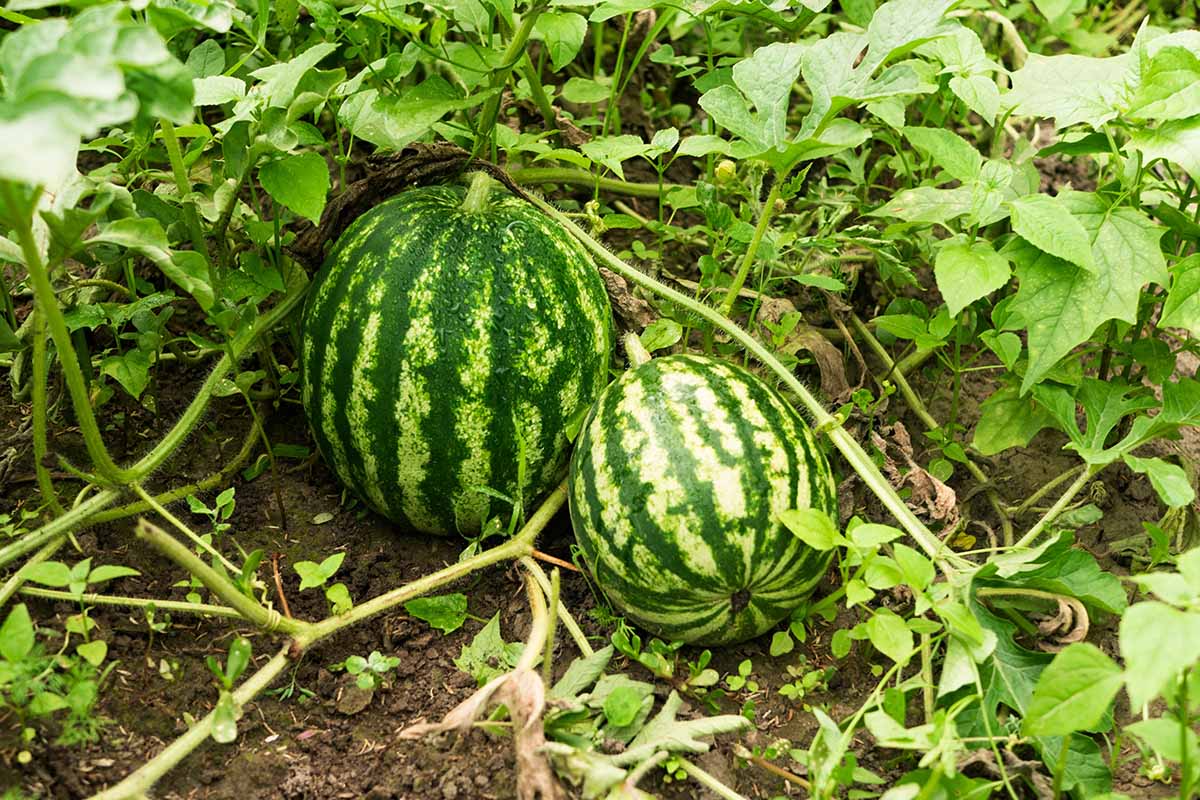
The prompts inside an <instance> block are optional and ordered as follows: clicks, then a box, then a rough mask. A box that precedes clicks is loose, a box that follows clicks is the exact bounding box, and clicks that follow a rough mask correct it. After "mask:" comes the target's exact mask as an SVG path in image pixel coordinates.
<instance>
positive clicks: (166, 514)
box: [133, 483, 238, 573]
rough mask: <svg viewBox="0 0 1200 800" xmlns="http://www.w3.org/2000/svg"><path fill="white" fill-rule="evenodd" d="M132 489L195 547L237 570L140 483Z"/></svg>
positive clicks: (232, 569)
mask: <svg viewBox="0 0 1200 800" xmlns="http://www.w3.org/2000/svg"><path fill="white" fill-rule="evenodd" d="M133 491H134V492H136V493H137V496H138V497H140V498H142V501H143V502H144V503H146V505H148V506H150V508H152V509H154V511H155V512H156V513H157V514H158V515H159V516H160V517H162V518H163V519H165V520H166V521H167V522H169V523H171V525H172V526H174V528H175V529H176V530H178V531H179V532H180V533H182V534H183V535H184V536H186V537H188V538H189V539H191V540H192V544H194V545H196V547H199V548H200V549H201V550H203V551H205V552H206V553H208V554H209V555H210V556H212V557H213V558H215V559H217V560H218V561H220V562H221V564H222V565H224V567H225V569H227V570H229V571H230V572H232V573H237V572H238V568H237V567H236V566H234V564H233V563H232V562H231V561H230V560H229V559H228V558H226V557H225V556H224V555H222V554H221V551H219V550H217V548H215V547H213V546H212V545H211V544H209V543H208V542H206V541H204V540H203V539H201V538H200V537H199V536H197V535H196V532H195V531H193V530H192V529H191V528H189V527H188V526H187V525H185V524H183V520H181V519H179V517H177V516H175V515H174V514H172V513H171V512H170V511H168V510H167V509H166V507H165V506H163V505H162V504H161V503H159V502H158V501H157V500H155V499H154V498H153V497H151V496H150V495H149V494H148V493H147V492H146V490H145V489H143V488H142V487H141V484H137V483H135V484H133Z"/></svg>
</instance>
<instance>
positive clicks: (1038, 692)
mask: <svg viewBox="0 0 1200 800" xmlns="http://www.w3.org/2000/svg"><path fill="white" fill-rule="evenodd" d="M1123 682H1124V675H1123V674H1122V673H1121V668H1120V667H1119V666H1117V665H1116V664H1115V663H1114V662H1113V660H1112V659H1111V658H1109V657H1108V656H1106V655H1105V654H1104V653H1102V652H1101V651H1100V650H1099V649H1098V648H1097V647H1096V646H1095V645H1092V644H1088V643H1086V642H1077V643H1075V644H1072V645H1069V646H1068V647H1067V648H1066V649H1065V650H1063V651H1062V652H1061V653H1059V654H1058V655H1057V656H1055V657H1054V660H1053V661H1051V662H1050V664H1049V665H1048V666H1047V667H1046V669H1045V671H1043V672H1042V675H1041V677H1040V678H1038V682H1037V685H1036V686H1035V687H1034V689H1033V697H1032V698H1031V699H1030V701H1029V707H1028V708H1026V709H1025V719H1024V720H1023V722H1022V724H1021V730H1022V732H1023V733H1025V734H1027V735H1032V736H1065V735H1066V734H1068V733H1074V732H1075V731H1086V730H1092V729H1093V728H1095V727H1096V726H1097V725H1098V724H1099V723H1100V721H1101V719H1103V718H1104V716H1105V715H1106V713H1107V712H1108V709H1109V706H1110V705H1111V704H1112V700H1113V698H1114V697H1116V695H1117V692H1118V691H1120V690H1121V684H1122V683H1123Z"/></svg>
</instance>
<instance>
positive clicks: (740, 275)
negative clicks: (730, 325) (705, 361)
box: [721, 173, 784, 317]
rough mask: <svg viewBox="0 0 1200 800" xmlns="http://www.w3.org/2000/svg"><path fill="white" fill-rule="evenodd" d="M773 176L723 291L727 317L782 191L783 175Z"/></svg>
mask: <svg viewBox="0 0 1200 800" xmlns="http://www.w3.org/2000/svg"><path fill="white" fill-rule="evenodd" d="M774 178H775V179H774V180H773V181H772V182H771V191H770V192H768V193H767V199H766V201H765V202H764V203H763V207H762V211H760V212H759V214H758V225H756V226H755V228H754V236H753V237H752V238H751V239H750V245H749V246H748V247H747V248H746V254H745V255H744V256H743V257H742V263H741V265H740V266H739V267H738V271H737V274H736V275H734V276H733V282H732V283H730V284H729V288H728V289H727V290H726V291H725V301H724V302H723V303H721V313H722V314H724V315H725V316H727V317H728V316H729V314H730V312H731V311H733V304H734V302H735V301H736V300H737V296H738V292H740V291H741V290H742V286H744V285H745V283H746V277H747V276H748V275H749V274H750V267H751V266H752V265H753V264H754V258H755V256H757V255H758V248H759V245H761V244H762V240H763V237H765V236H766V235H767V229H768V228H769V227H771V217H773V216H774V215H775V201H776V200H778V199H779V195H780V193H781V192H782V191H783V180H784V176H783V175H780V174H778V173H777V174H775V175H774Z"/></svg>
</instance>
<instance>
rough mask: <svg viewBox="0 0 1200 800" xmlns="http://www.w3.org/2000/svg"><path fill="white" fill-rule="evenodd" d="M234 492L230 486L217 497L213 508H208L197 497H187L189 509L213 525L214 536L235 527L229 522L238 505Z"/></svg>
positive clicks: (190, 495)
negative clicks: (206, 518)
mask: <svg viewBox="0 0 1200 800" xmlns="http://www.w3.org/2000/svg"><path fill="white" fill-rule="evenodd" d="M234 491H235V490H234V487H232V486H230V487H229V488H228V489H226V490H225V491H223V492H221V493H220V494H219V495H217V499H216V500H215V501H213V507H212V508H209V507H208V506H206V505H205V504H204V503H203V502H202V501H201V500H200V499H199V498H198V497H196V496H195V495H192V494H189V495H188V496H187V504H188V508H189V509H191V512H192V513H193V514H199V515H200V516H204V517H208V521H209V523H211V525H212V534H213V535H214V536H220V535H221V534H222V533H224V532H225V531H227V530H229V529H230V528H232V527H233V526H232V525H231V524H230V523H229V522H228V520H229V518H230V517H231V516H233V510H234V508H235V506H236V505H237V501H235V500H234V497H233V495H234Z"/></svg>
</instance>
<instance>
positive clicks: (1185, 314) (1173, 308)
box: [1158, 254, 1200, 337]
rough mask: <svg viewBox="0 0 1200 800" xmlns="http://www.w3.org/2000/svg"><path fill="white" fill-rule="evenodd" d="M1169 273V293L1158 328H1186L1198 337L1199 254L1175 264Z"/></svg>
mask: <svg viewBox="0 0 1200 800" xmlns="http://www.w3.org/2000/svg"><path fill="white" fill-rule="evenodd" d="M1171 272H1172V274H1173V277H1172V279H1171V291H1170V293H1169V294H1168V295H1167V300H1166V302H1165V303H1163V313H1162V318H1161V319H1160V320H1159V321H1158V327H1160V328H1187V329H1188V330H1189V331H1190V332H1191V334H1192V336H1195V337H1200V254H1197V255H1191V256H1188V257H1187V258H1185V259H1184V260H1183V261H1180V262H1179V263H1178V264H1176V265H1175V266H1174V267H1173V268H1172V269H1171Z"/></svg>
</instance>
